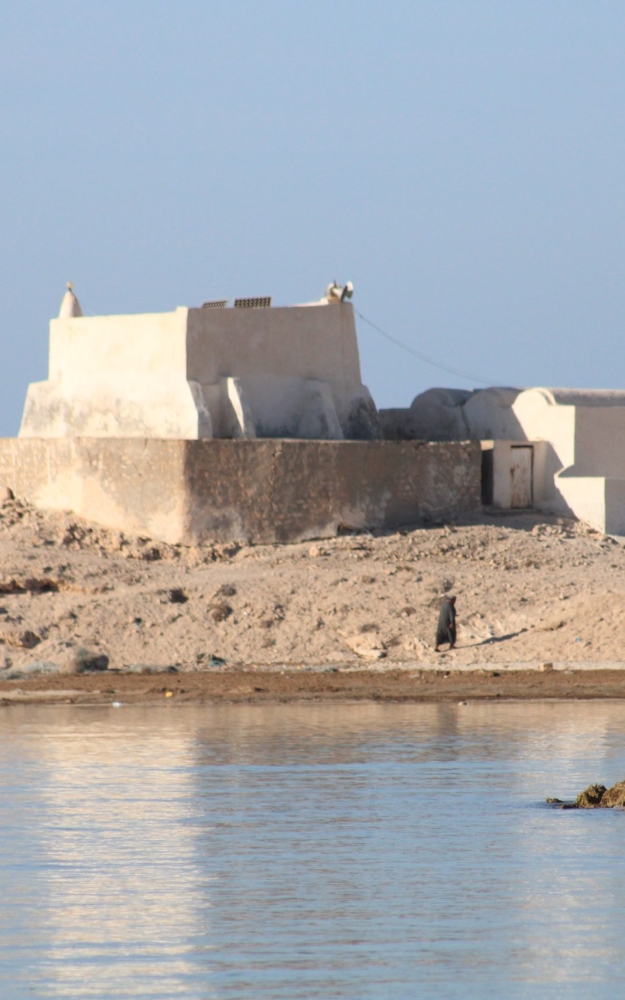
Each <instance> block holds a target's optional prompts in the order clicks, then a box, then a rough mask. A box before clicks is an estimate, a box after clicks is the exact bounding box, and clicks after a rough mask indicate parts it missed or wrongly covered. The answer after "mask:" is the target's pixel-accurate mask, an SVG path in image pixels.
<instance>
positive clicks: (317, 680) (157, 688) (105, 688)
mask: <svg viewBox="0 0 625 1000" xmlns="http://www.w3.org/2000/svg"><path fill="white" fill-rule="evenodd" d="M571 698H574V699H579V698H625V669H622V670H614V669H610V670H604V669H601V668H599V669H595V670H587V669H578V670H572V669H568V668H567V669H566V670H555V671H550V672H544V673H543V672H541V671H540V670H505V669H503V670H483V669H475V670H464V671H459V670H452V671H444V670H434V669H431V670H411V669H403V670H398V669H392V670H384V671H372V670H353V669H347V670H342V669H340V668H339V669H337V668H333V669H332V670H285V671H280V670H258V669H257V670H254V669H251V670H250V669H241V670H226V671H223V672H220V673H196V672H190V673H184V674H153V675H136V674H134V675H133V674H122V673H120V674H115V673H113V672H111V671H106V672H103V673H101V674H98V675H94V674H89V675H84V674H83V675H77V676H76V675H75V676H69V677H68V676H52V677H38V678H32V679H29V680H21V681H3V682H0V704H3V705H10V704H24V703H53V702H63V703H72V704H79V705H80V704H82V705H107V704H108V705H111V704H113V703H114V702H115V703H120V704H121V705H122V707H123V705H124V704H136V703H139V702H143V703H147V702H159V701H163V700H164V699H165V700H167V701H168V702H170V703H171V704H175V703H179V702H181V701H196V702H211V703H216V702H267V701H273V702H276V701H277V702H292V701H335V700H350V701H353V700H356V701H362V700H375V701H395V702H407V701H415V702H423V701H442V702H445V701H447V702H448V701H452V702H459V701H475V700H487V701H488V700H496V699H515V700H533V699H571Z"/></svg>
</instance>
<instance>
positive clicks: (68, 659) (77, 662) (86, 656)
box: [62, 646, 109, 674]
mask: <svg viewBox="0 0 625 1000" xmlns="http://www.w3.org/2000/svg"><path fill="white" fill-rule="evenodd" d="M108 665H109V658H108V656H106V654H105V653H96V652H94V650H92V649H86V648H85V647H84V646H77V647H76V648H75V649H71V650H68V652H67V653H66V654H65V656H64V660H63V664H62V670H63V672H64V673H67V674H89V673H94V672H96V671H99V670H106V669H107V668H108Z"/></svg>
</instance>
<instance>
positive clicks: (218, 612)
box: [210, 601, 232, 622]
mask: <svg viewBox="0 0 625 1000" xmlns="http://www.w3.org/2000/svg"><path fill="white" fill-rule="evenodd" d="M231 614H232V608H231V607H230V605H229V604H226V603H225V602H224V601H216V602H215V604H213V605H212V607H211V609H210V616H211V618H212V619H213V621H214V622H224V621H225V620H226V618H229V617H230V615H231Z"/></svg>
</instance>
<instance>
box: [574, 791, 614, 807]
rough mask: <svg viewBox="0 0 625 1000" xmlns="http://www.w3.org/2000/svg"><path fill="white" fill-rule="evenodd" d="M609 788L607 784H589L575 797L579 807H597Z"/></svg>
mask: <svg viewBox="0 0 625 1000" xmlns="http://www.w3.org/2000/svg"><path fill="white" fill-rule="evenodd" d="M606 791H607V789H606V787H605V785H589V786H588V788H586V789H585V790H584V791H583V792H580V793H579V795H578V796H577V798H576V799H575V805H576V806H577V808H578V809H595V808H596V807H597V806H598V805H600V803H601V799H602V798H603V796H604V795H605V793H606Z"/></svg>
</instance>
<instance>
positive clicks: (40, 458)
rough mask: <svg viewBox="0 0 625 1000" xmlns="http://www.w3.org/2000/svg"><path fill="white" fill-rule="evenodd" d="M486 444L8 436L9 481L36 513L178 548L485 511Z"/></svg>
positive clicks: (0, 443)
mask: <svg viewBox="0 0 625 1000" xmlns="http://www.w3.org/2000/svg"><path fill="white" fill-rule="evenodd" d="M480 472H481V451H480V445H479V442H467V441H464V442H457V441H455V442H425V441H302V440H286V439H285V440H282V439H265V440H255V441H232V440H204V441H202V440H197V441H182V440H162V439H155V438H151V439H140V438H126V439H112V438H45V439H44V438H5V439H0V483H2V484H6V485H7V486H10V487H11V489H13V491H14V492H15V494H16V495H17V496H21V497H24V498H25V499H27V500H29V501H30V502H31V503H33V504H35V505H36V506H39V507H43V508H52V509H62V510H63V509H69V510H73V511H74V512H75V513H77V514H79V515H81V516H82V517H85V518H88V519H89V520H91V521H95V522H97V523H100V524H103V525H106V526H107V527H111V528H117V529H119V530H120V531H125V532H127V533H133V534H145V535H148V536H150V537H152V538H158V539H161V540H163V541H166V542H170V543H174V544H175V543H178V542H180V543H183V544H198V543H200V542H204V541H209V540H215V541H230V540H233V539H245V540H246V541H249V542H253V543H267V542H294V541H300V540H303V539H309V538H322V537H329V536H331V535H334V534H336V532H337V531H338V530H340V528H341V526H343V527H344V528H348V529H349V528H353V529H356V528H379V527H389V528H392V527H397V526H399V525H401V524H410V523H415V522H418V521H419V520H421V519H422V518H423V517H427V516H429V517H432V516H437V515H441V514H444V513H450V512H459V511H466V510H472V509H476V508H478V507H479V506H480Z"/></svg>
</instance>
